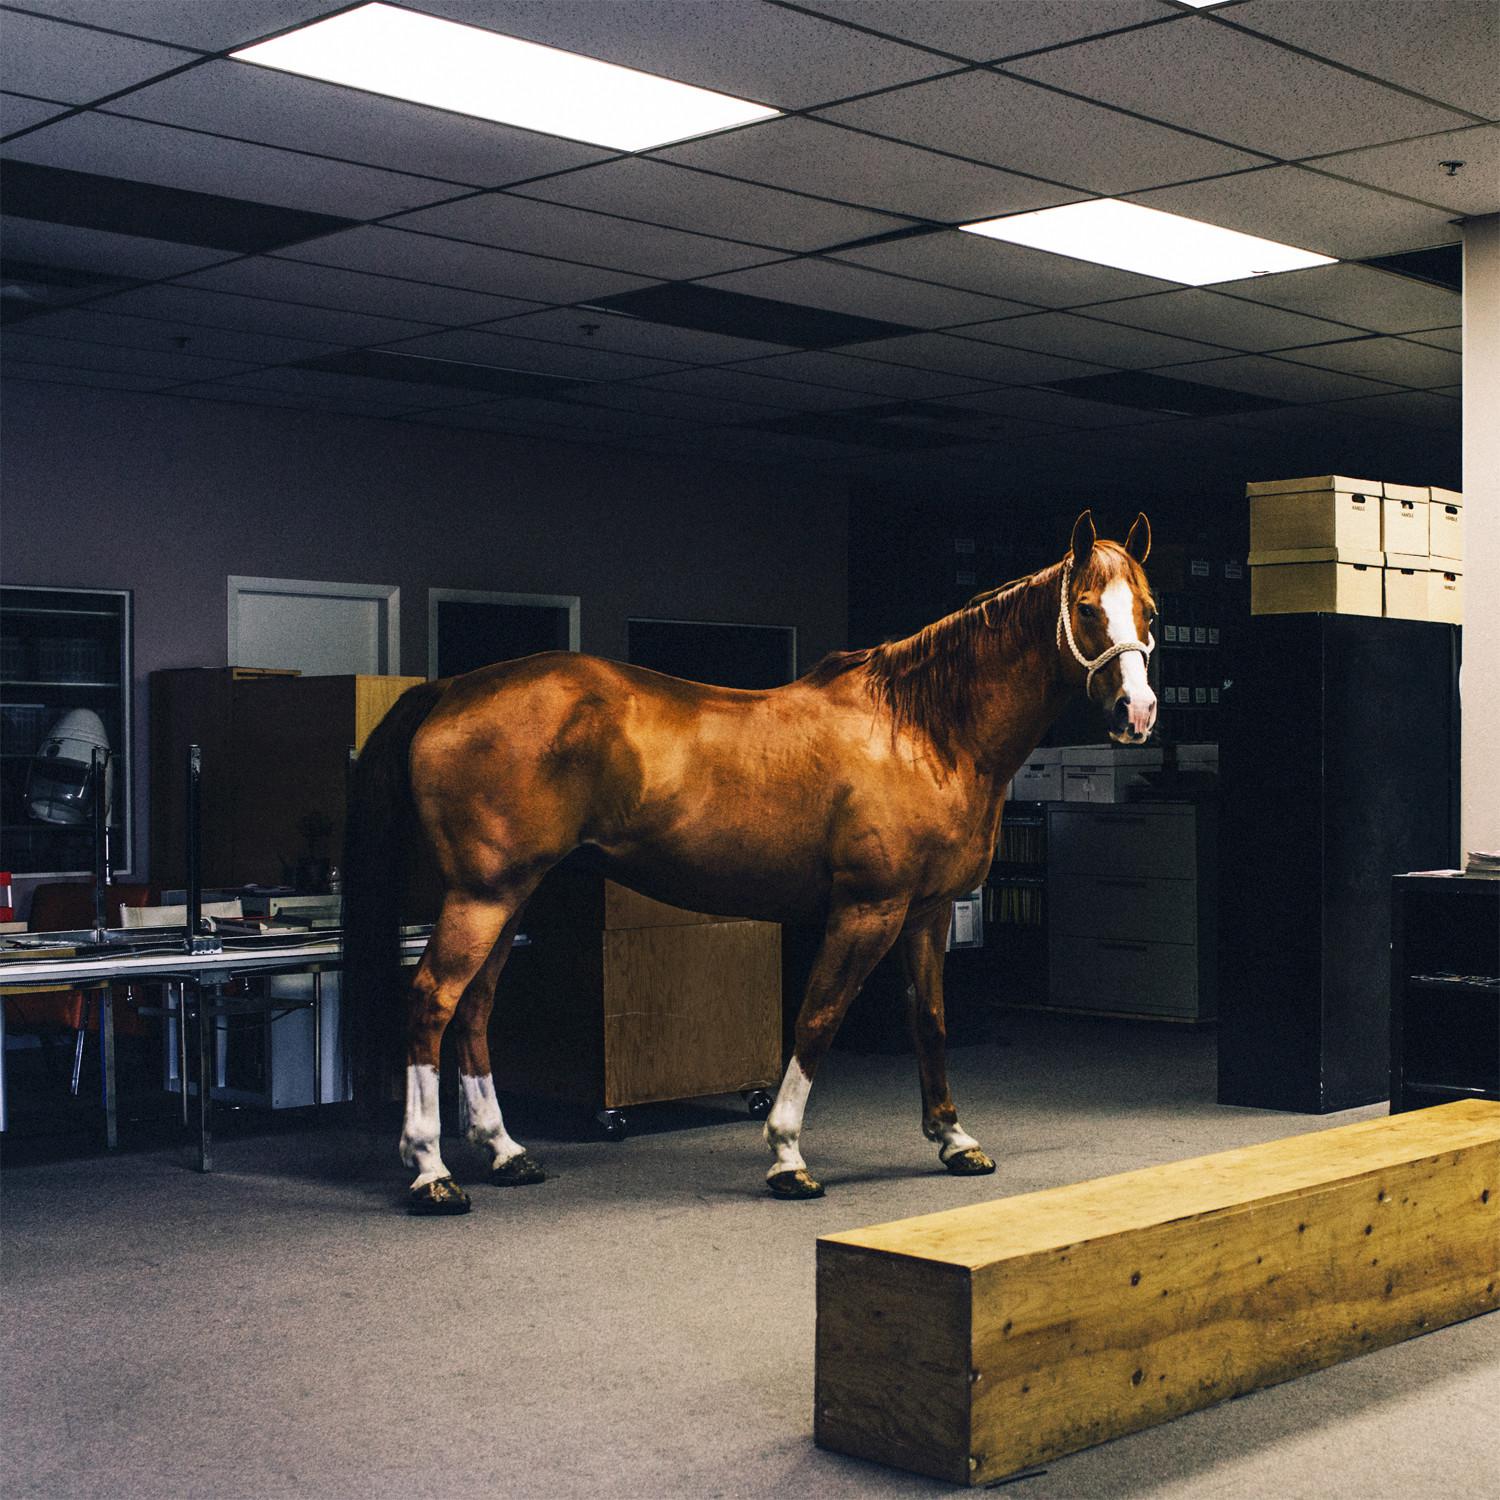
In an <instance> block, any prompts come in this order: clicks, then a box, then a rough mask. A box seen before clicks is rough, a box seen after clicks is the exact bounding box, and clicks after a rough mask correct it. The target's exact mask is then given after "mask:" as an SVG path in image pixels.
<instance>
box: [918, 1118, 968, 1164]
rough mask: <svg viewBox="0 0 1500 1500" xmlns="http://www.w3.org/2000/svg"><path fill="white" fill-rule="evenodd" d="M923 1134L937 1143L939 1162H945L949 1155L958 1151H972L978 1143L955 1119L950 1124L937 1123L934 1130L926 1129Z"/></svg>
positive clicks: (953, 1154)
mask: <svg viewBox="0 0 1500 1500" xmlns="http://www.w3.org/2000/svg"><path fill="white" fill-rule="evenodd" d="M925 1134H926V1136H927V1138H928V1140H931V1141H937V1142H938V1143H939V1144H938V1160H939V1161H941V1162H946V1161H947V1160H948V1158H949V1157H950V1156H956V1155H958V1153H959V1152H960V1151H972V1150H974V1148H975V1147H976V1146H978V1145H979V1142H978V1141H976V1140H975V1139H974V1137H973V1136H972V1135H970V1134H969V1132H968V1131H967V1130H965V1129H964V1128H963V1126H962V1125H960V1124H959V1123H958V1121H957V1120H954V1121H953V1123H952V1124H951V1125H939V1126H938V1127H937V1129H936V1130H928V1131H926V1132H925Z"/></svg>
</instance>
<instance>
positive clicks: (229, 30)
mask: <svg viewBox="0 0 1500 1500" xmlns="http://www.w3.org/2000/svg"><path fill="white" fill-rule="evenodd" d="M102 3H104V0H25V5H26V8H27V9H28V10H36V11H42V12H45V13H46V14H47V15H49V16H57V17H59V18H61V19H65V20H73V21H84V22H89V23H92V24H93V25H98V24H99V11H100V6H101V4H102ZM329 9H330V3H329V0H234V3H233V4H232V5H226V4H213V5H206V4H204V3H203V0H111V3H110V11H111V15H110V21H111V23H112V26H113V29H114V30H117V31H128V32H129V33H130V34H131V35H132V36H140V37H150V38H152V39H154V40H156V41H159V42H173V43H175V44H176V45H178V46H179V47H195V48H198V49H200V50H201V51H204V52H217V51H219V50H220V49H222V48H228V47H238V46H243V45H245V44H246V43H248V42H254V41H259V40H260V38H261V37H263V36H266V35H267V34H268V33H270V32H273V31H280V30H282V29H283V28H284V27H287V26H295V25H296V24H297V23H298V22H299V21H308V20H311V19H312V18H313V17H314V16H318V15H323V14H325V13H326V12H327V11H328V10H329ZM6 24H7V25H9V24H10V23H9V22H7V23H6Z"/></svg>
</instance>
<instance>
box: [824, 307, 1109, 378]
mask: <svg viewBox="0 0 1500 1500" xmlns="http://www.w3.org/2000/svg"><path fill="white" fill-rule="evenodd" d="M1018 321H1019V320H1018ZM984 326H994V327H998V326H1000V325H998V324H995V325H984ZM964 332H965V337H963V338H954V337H953V336H952V335H951V334H946V333H918V334H911V335H909V336H907V337H906V338H896V339H878V340H876V341H875V342H874V343H868V344H860V345H859V347H858V348H851V349H850V350H848V351H847V352H848V353H850V354H853V355H857V356H858V357H859V358H860V359H879V360H886V361H888V362H889V363H891V364H897V365H913V366H915V367H916V368H918V369H921V370H941V371H943V372H945V373H947V374H949V375H967V376H968V377H969V378H970V379H972V380H982V381H984V382H985V383H986V384H989V385H1035V384H1039V383H1040V382H1042V381H1044V380H1065V379H1067V378H1068V377H1069V376H1070V375H1091V374H1094V373H1096V372H1097V371H1098V370H1099V369H1100V368H1101V367H1100V366H1099V365H1097V364H1084V363H1081V362H1080V361H1078V360H1076V359H1059V358H1058V357H1057V356H1056V355H1054V354H1051V353H1037V352H1035V351H1034V350H1032V349H1030V348H1006V347H1004V346H1002V345H1001V344H997V343H994V342H985V341H982V340H979V339H971V338H969V337H967V333H968V330H967V329H966V330H965V331H964Z"/></svg>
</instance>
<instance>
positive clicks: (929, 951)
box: [901, 905, 995, 1177]
mask: <svg viewBox="0 0 1500 1500" xmlns="http://www.w3.org/2000/svg"><path fill="white" fill-rule="evenodd" d="M949 911H950V908H949V907H948V906H947V905H944V906H943V907H942V909H941V910H940V911H939V912H938V914H937V916H936V917H929V918H925V919H923V920H922V921H920V922H918V923H914V924H913V925H912V926H910V927H908V928H906V930H905V931H904V932H903V933H902V934H901V957H902V960H903V961H904V963H905V965H906V978H907V989H906V999H907V1013H908V1017H909V1019H910V1021H911V1034H912V1041H913V1042H914V1043H915V1045H916V1050H917V1072H918V1074H919V1076H920V1078H921V1081H922V1134H923V1135H925V1136H926V1137H927V1139H928V1140H929V1141H937V1142H938V1143H939V1145H938V1158H939V1159H940V1160H941V1161H942V1163H943V1165H944V1166H945V1167H947V1169H948V1170H949V1171H950V1172H952V1173H954V1174H955V1175H956V1176H960V1177H973V1176H978V1175H980V1174H982V1173H985V1172H993V1171H994V1170H995V1163H994V1162H993V1161H992V1160H991V1159H990V1158H989V1157H988V1156H987V1155H986V1154H985V1153H984V1152H983V1151H981V1150H980V1148H979V1142H978V1141H976V1140H975V1139H974V1137H973V1136H971V1135H970V1134H969V1133H968V1132H967V1131H966V1130H965V1129H964V1128H963V1126H962V1125H960V1124H959V1123H958V1110H957V1108H955V1106H954V1103H953V1095H952V1094H951V1093H950V1092H949V1091H948V1057H947V1040H948V1033H947V1028H946V1026H945V1025H944V1022H943V949H944V947H945V945H946V943H947V939H948V920H949Z"/></svg>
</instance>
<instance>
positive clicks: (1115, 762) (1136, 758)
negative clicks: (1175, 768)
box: [1061, 745, 1162, 771]
mask: <svg viewBox="0 0 1500 1500" xmlns="http://www.w3.org/2000/svg"><path fill="white" fill-rule="evenodd" d="M1061 755H1062V762H1063V767H1064V769H1066V770H1069V771H1074V770H1078V771H1098V770H1102V769H1103V768H1105V767H1107V766H1159V765H1160V764H1161V761H1162V752H1161V746H1160V745H1065V746H1064V747H1063V749H1062V751H1061Z"/></svg>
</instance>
